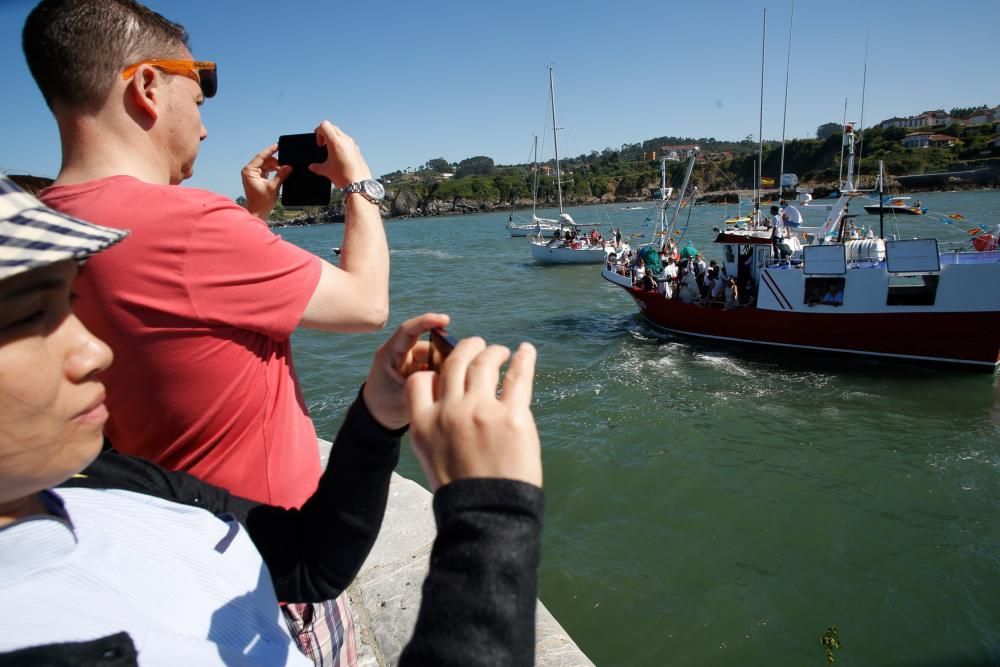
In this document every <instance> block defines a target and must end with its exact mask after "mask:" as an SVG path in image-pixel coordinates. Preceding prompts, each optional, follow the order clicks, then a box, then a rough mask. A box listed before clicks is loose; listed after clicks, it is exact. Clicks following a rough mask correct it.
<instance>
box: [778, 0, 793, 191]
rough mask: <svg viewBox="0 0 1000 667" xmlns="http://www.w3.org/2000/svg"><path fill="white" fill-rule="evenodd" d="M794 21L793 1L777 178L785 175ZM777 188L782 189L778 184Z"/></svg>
mask: <svg viewBox="0 0 1000 667" xmlns="http://www.w3.org/2000/svg"><path fill="white" fill-rule="evenodd" d="M794 20H795V0H792V13H791V15H790V16H789V17H788V54H787V55H786V56H785V110H784V111H783V112H782V114H781V167H780V168H779V169H778V178H779V179H780V178H781V176H782V174H784V173H785V122H786V121H787V120H788V69H789V66H790V65H791V62H792V21H794ZM778 187H782V185H781V183H780V182H779V183H778Z"/></svg>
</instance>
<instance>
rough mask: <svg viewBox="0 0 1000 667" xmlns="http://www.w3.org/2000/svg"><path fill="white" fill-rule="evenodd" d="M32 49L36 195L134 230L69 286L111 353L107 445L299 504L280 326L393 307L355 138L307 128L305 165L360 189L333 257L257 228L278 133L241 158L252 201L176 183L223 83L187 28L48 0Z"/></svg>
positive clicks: (325, 323)
mask: <svg viewBox="0 0 1000 667" xmlns="http://www.w3.org/2000/svg"><path fill="white" fill-rule="evenodd" d="M123 26H128V27H129V29H128V30H126V29H124V28H123ZM24 49H25V54H26V56H27V60H28V65H29V67H30V68H31V71H32V74H33V75H34V77H35V80H36V81H37V82H38V85H39V87H40V88H41V90H42V93H43V95H44V96H45V99H46V102H47V103H48V104H49V107H50V108H51V109H52V111H53V113H54V114H55V117H56V120H57V122H58V125H59V130H60V135H61V139H62V144H63V149H64V150H63V164H62V168H61V170H60V172H59V176H58V178H57V179H56V182H55V184H54V185H53V186H52V187H50V188H49V189H47V190H46V191H44V192H43V193H42V198H43V199H44V201H46V202H47V203H48V204H49V205H50V206H52V207H53V208H57V209H59V210H62V211H65V212H67V213H72V214H74V215H79V216H81V217H83V218H86V219H90V220H97V221H100V222H101V223H102V224H104V225H108V226H112V227H122V228H128V229H131V230H132V240H133V243H131V244H129V245H128V246H127V247H126V246H121V247H120V248H116V249H115V251H114V252H110V253H104V254H102V255H101V256H100V257H98V258H95V259H94V260H93V261H92V262H90V263H89V264H88V265H87V267H86V268H85V270H83V271H82V272H81V275H80V279H79V280H78V286H77V291H78V292H79V294H80V299H79V304H78V313H79V314H80V317H81V318H82V319H83V320H84V321H85V322H86V324H87V326H88V327H90V328H91V329H92V330H93V331H95V332H96V333H97V335H98V336H100V337H101V338H103V339H104V340H105V341H107V342H108V343H109V344H110V345H111V347H112V349H113V350H114V352H115V355H116V356H117V358H118V363H116V364H115V365H114V367H113V369H111V370H110V371H109V372H108V374H107V377H106V384H107V387H108V401H107V402H108V406H109V408H110V409H111V413H112V415H113V416H112V418H111V420H110V421H109V423H108V426H107V430H106V433H107V434H108V436H109V438H110V440H111V442H112V444H113V445H114V446H115V447H117V448H119V449H121V450H122V451H125V452H127V453H130V454H136V455H140V456H144V457H146V458H150V459H152V460H154V461H157V462H158V463H161V464H163V465H165V466H168V467H170V468H175V469H181V470H186V471H188V472H191V473H193V474H194V475H196V476H198V477H200V478H202V479H204V480H206V481H208V482H211V483H213V484H216V485H218V486H222V487H225V488H227V489H229V490H230V491H232V492H234V493H236V494H239V495H241V496H246V497H249V498H252V499H254V500H258V501H262V502H267V503H271V504H276V505H283V506H289V507H291V506H298V505H300V504H301V503H302V502H303V501H304V500H305V499H306V498H308V497H309V495H310V494H311V493H312V491H313V489H314V488H315V485H316V482H317V481H318V480H319V476H320V472H321V468H320V462H319V454H318V451H317V446H316V433H315V431H314V429H313V425H312V422H311V420H310V419H309V413H308V410H307V409H306V406H305V403H304V401H303V399H302V393H301V391H300V388H299V385H298V380H297V378H296V375H295V370H294V366H293V364H292V357H291V349H290V344H289V337H290V335H291V333H292V331H293V330H294V329H295V328H296V327H297V326H305V327H310V328H316V329H323V330H329V331H345V332H346V331H351V332H356V331H370V330H374V329H378V328H380V327H382V326H383V325H384V324H385V321H386V319H387V316H388V279H389V256H388V248H387V245H386V237H385V231H384V230H383V228H382V222H381V216H380V211H379V200H378V190H379V188H378V187H376V188H374V189H373V188H372V187H368V186H370V185H371V184H373V183H374V182H373V181H371V180H370V179H371V174H370V171H369V169H368V166H367V164H366V163H365V161H364V159H363V158H362V156H361V152H360V150H359V149H358V147H357V145H356V144H355V143H354V141H353V140H352V139H351V138H350V137H349V136H347V135H346V134H344V133H343V132H341V131H340V130H339V129H338V128H336V127H334V126H333V125H331V124H330V123H329V122H326V121H324V122H323V123H322V124H321V125H320V126H319V127H318V128H317V129H316V137H317V142H318V143H319V144H320V145H325V146H326V147H327V149H328V156H329V157H328V158H327V160H326V161H325V162H323V163H322V164H314V165H310V169H311V170H312V171H315V172H317V173H320V174H322V175H324V176H326V177H328V178H329V179H330V180H331V181H332V182H333V183H334V184H335V185H337V186H338V187H342V188H345V189H347V190H350V191H352V193H350V194H345V205H346V213H345V218H346V222H345V228H344V240H343V244H342V247H343V250H342V252H341V256H340V267H339V268H338V267H336V266H333V265H331V264H329V263H327V262H326V261H324V260H322V259H320V258H319V257H316V256H315V255H312V254H310V253H309V252H307V251H305V250H302V249H300V248H298V247H296V246H294V245H292V244H290V243H287V242H285V241H283V240H282V239H281V238H279V237H278V236H276V235H275V234H273V233H272V232H271V231H270V230H269V229H268V228H267V226H266V224H265V222H264V220H266V218H267V216H268V214H269V213H270V211H271V209H272V208H273V207H274V205H275V202H276V201H277V196H278V190H279V186H280V185H281V183H282V182H283V181H284V179H285V178H286V177H287V175H288V173H289V171H290V168H289V167H280V168H279V167H278V164H277V160H276V159H275V152H276V150H277V147H276V146H269V147H268V148H265V149H264V150H262V151H261V152H260V153H258V154H257V155H256V156H255V157H254V159H253V160H252V161H251V162H250V164H248V165H247V166H246V167H245V168H244V170H243V172H242V176H243V183H244V190H245V192H246V199H247V208H246V209H244V208H242V207H240V206H237V205H236V204H235V203H233V202H232V201H230V200H229V199H227V198H225V197H221V196H219V195H215V194H212V193H210V192H206V191H203V190H195V189H191V188H182V187H180V186H179V184H180V183H181V182H182V181H183V180H185V179H187V178H189V177H190V176H191V174H192V172H193V169H194V162H195V158H196V157H197V155H198V149H199V146H200V143H201V141H202V140H204V139H205V137H206V136H207V131H206V129H205V127H204V125H203V124H202V122H201V116H200V113H199V106H200V105H201V104H202V102H204V101H205V98H206V97H211V96H212V95H214V94H215V89H216V86H217V78H216V71H215V69H214V67H215V66H214V64H213V63H205V62H197V61H194V60H193V59H192V55H191V52H190V51H189V50H188V47H187V34H186V32H185V31H184V29H183V28H182V27H181V26H179V25H177V24H174V23H172V22H170V21H168V20H166V19H164V18H163V17H161V16H159V15H158V14H156V13H154V12H152V11H150V10H149V9H147V8H145V7H143V6H142V5H138V4H137V3H135V2H133V1H132V0H44V1H43V2H42V3H40V4H39V6H38V7H36V8H35V10H33V12H32V14H31V16H29V18H28V20H27V22H26V24H25V29H24ZM353 191H356V192H353ZM373 192H374V193H375V194H374V195H373V194H372V193H373Z"/></svg>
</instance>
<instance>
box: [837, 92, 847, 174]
mask: <svg viewBox="0 0 1000 667" xmlns="http://www.w3.org/2000/svg"><path fill="white" fill-rule="evenodd" d="M846 127H847V98H846V97H845V98H844V120H843V121H841V123H840V131H841V133H843V131H844V128H846ZM841 139H842V140H841V142H840V175H839V176H837V182H838V183H840V184H841V186H843V183H844V146H846V145H847V137H844V136H842V137H841Z"/></svg>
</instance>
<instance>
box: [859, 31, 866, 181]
mask: <svg viewBox="0 0 1000 667" xmlns="http://www.w3.org/2000/svg"><path fill="white" fill-rule="evenodd" d="M867 88H868V32H867V31H866V32H865V72H864V76H862V77H861V122H860V123H859V125H860V127H859V129H860V130H861V137H860V142H859V144H858V183H859V184H860V183H861V154H862V153H863V152H864V150H865V89H867Z"/></svg>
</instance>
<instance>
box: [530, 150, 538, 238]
mask: <svg viewBox="0 0 1000 667" xmlns="http://www.w3.org/2000/svg"><path fill="white" fill-rule="evenodd" d="M531 164H532V171H533V172H534V182H533V183H532V185H531V221H532V222H534V221H535V218H536V217H537V215H536V214H535V211H536V210H537V209H538V135H537V134H536V135H535V157H534V161H533V162H532V163H531Z"/></svg>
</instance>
